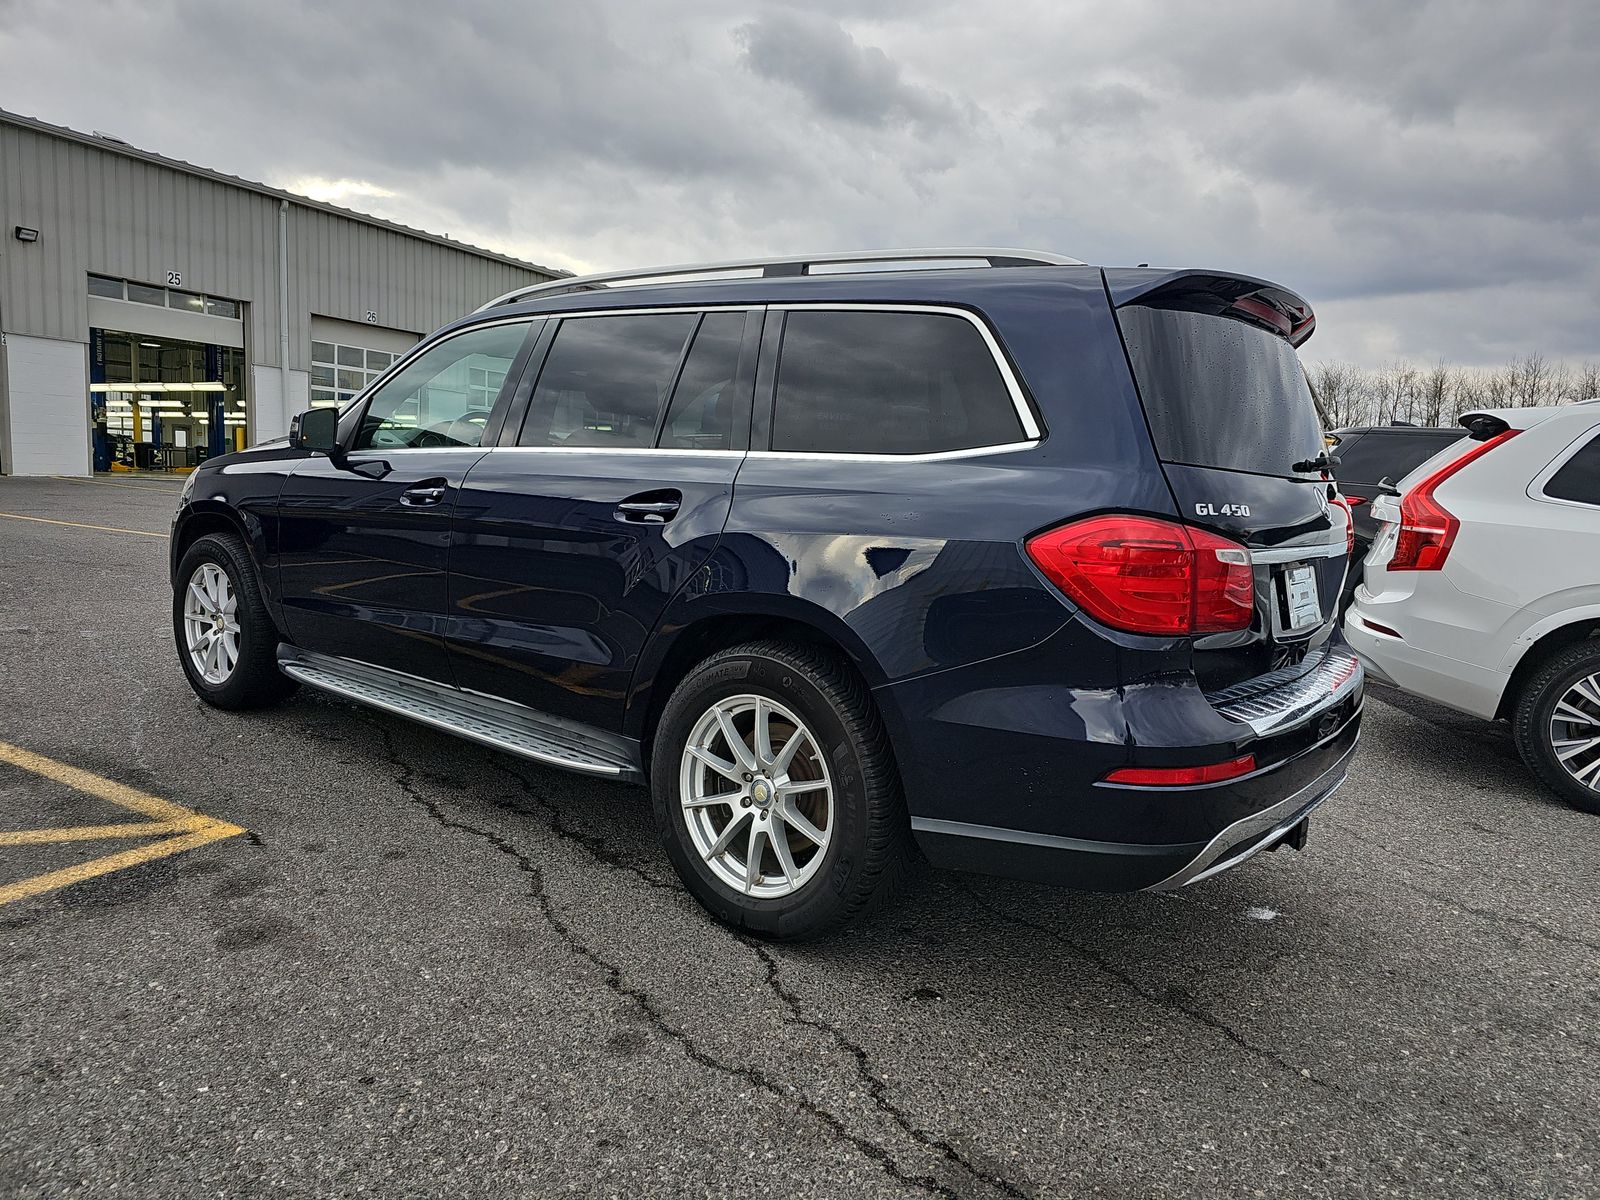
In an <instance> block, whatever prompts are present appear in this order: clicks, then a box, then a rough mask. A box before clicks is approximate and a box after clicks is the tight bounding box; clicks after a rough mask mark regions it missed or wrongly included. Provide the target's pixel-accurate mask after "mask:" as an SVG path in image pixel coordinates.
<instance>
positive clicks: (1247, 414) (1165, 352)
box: [1117, 305, 1324, 475]
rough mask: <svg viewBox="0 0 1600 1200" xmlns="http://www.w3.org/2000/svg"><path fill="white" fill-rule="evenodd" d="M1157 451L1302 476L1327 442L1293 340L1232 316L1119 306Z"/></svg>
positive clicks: (1178, 459) (1199, 462)
mask: <svg viewBox="0 0 1600 1200" xmlns="http://www.w3.org/2000/svg"><path fill="white" fill-rule="evenodd" d="M1117 319H1118V321H1119V322H1120V323H1121V325H1122V336H1123V340H1124V341H1125V342H1126V343H1127V346H1128V357H1129V359H1130V360H1131V361H1132V363H1133V375H1134V378H1135V379H1136V380H1137V381H1138V384H1139V395H1140V397H1141V398H1142V399H1143V401H1144V410H1145V415H1146V416H1147V417H1149V419H1150V429H1151V432H1153V433H1154V434H1155V439H1156V451H1157V453H1159V454H1160V456H1161V457H1162V458H1163V459H1164V460H1165V461H1167V462H1173V463H1187V464H1190V465H1192V466H1197V467H1221V468H1222V469H1224V470H1228V471H1251V472H1255V473H1256V474H1261V475H1294V474H1295V471H1294V470H1293V465H1294V464H1295V463H1297V462H1300V461H1302V460H1305V459H1313V458H1316V457H1317V455H1319V454H1321V453H1322V451H1323V449H1324V443H1323V440H1322V429H1321V425H1320V423H1319V422H1318V420H1317V409H1316V405H1315V404H1314V403H1313V402H1312V399H1311V389H1310V388H1308V387H1307V386H1306V378H1305V373H1304V372H1303V371H1302V370H1301V369H1300V360H1299V358H1297V357H1296V356H1295V352H1294V347H1293V346H1291V345H1289V343H1288V342H1286V341H1284V340H1283V339H1282V338H1281V337H1279V336H1277V335H1276V334H1274V333H1271V332H1269V331H1268V330H1265V329H1261V328H1258V327H1256V326H1254V325H1249V324H1246V323H1245V322H1243V321H1236V320H1234V319H1233V318H1231V317H1218V316H1211V315H1208V314H1205V313H1192V312H1180V311H1177V310H1175V309H1166V308H1144V307H1141V306H1138V305H1130V306H1129V307H1127V308H1123V309H1121V310H1119V311H1118V313H1117Z"/></svg>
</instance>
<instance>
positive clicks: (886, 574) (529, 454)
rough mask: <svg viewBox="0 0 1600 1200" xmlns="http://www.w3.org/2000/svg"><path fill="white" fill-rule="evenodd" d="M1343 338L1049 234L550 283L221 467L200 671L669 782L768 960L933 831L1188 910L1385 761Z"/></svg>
mask: <svg viewBox="0 0 1600 1200" xmlns="http://www.w3.org/2000/svg"><path fill="white" fill-rule="evenodd" d="M719 276H720V277H719ZM730 276H733V277H731V278H730ZM1312 324H1313V318H1312V315H1311V311H1310V309H1309V308H1308V306H1307V305H1306V303H1305V302H1304V301H1303V300H1302V299H1300V298H1299V297H1298V296H1296V295H1295V294H1294V293H1292V292H1289V291H1287V290H1285V289H1284V288H1282V287H1279V286H1277V285H1275V284H1271V283H1267V282H1264V281H1263V280H1260V279H1252V278H1248V277H1245V276H1241V275H1234V274H1228V273H1222V272H1216V271H1193V270H1150V269H1120V268H1119V269H1101V268H1097V267H1090V266H1085V265H1083V264H1081V263H1077V262H1074V261H1073V260H1070V259H1062V258H1060V257H1058V256H1054V255H1046V254H1036V253H1030V252H1023V251H989V250H982V251H965V250H962V251H893V252H880V253H875V254H863V255H856V256H833V257H831V258H827V259H819V258H810V259H792V260H783V261H779V262H770V261H764V262H762V263H759V264H755V263H742V264H720V265H717V266H701V267H695V268H668V269H665V270H663V271H661V272H643V271H638V272H627V273H624V274H621V275H612V276H597V277H591V278H586V279H577V280H562V281H559V282H557V283H554V284H546V285H541V286H539V287H534V288H530V289H527V290H525V291H523V292H518V293H513V294H511V295H508V296H505V297H502V298H501V299H500V300H497V301H494V302H492V303H491V304H489V305H486V306H485V307H484V308H483V309H480V310H479V311H478V312H476V313H474V314H473V315H472V316H470V317H468V318H466V319H465V320H462V321H460V322H457V323H456V324H454V325H451V326H449V327H448V328H446V329H443V330H441V331H440V332H438V333H437V334H435V335H434V336H432V337H431V338H429V339H427V340H426V341H425V342H423V343H422V344H421V345H419V346H417V347H416V348H415V349H414V350H413V351H411V352H410V353H409V354H407V355H406V356H404V357H403V358H402V359H400V360H399V361H398V362H397V363H395V365H394V366H393V367H392V368H391V369H390V370H389V371H388V372H387V373H386V374H384V375H383V376H381V377H380V378H378V379H377V380H376V381H375V382H373V383H372V384H371V385H370V386H369V387H368V388H367V389H366V390H365V391H364V392H362V393H361V394H360V395H359V396H357V397H356V398H355V399H354V400H353V401H352V402H350V403H349V404H347V405H346V406H345V407H344V408H342V409H338V410H336V409H332V408H325V409H312V410H311V411H309V412H307V413H304V414H302V415H301V416H300V417H298V418H297V419H296V422H295V425H294V429H293V430H292V432H291V433H290V436H289V438H288V440H287V441H286V442H279V443H276V444H270V445H265V446H261V447H259V448H257V449H254V450H251V451H247V452H245V453H241V454H230V455H226V456H224V457H221V458H218V459H215V460H212V461H210V462H207V463H206V464H205V465H204V466H203V467H202V468H200V469H199V470H198V471H196V472H195V473H194V474H193V475H192V476H191V477H190V479H189V483H188V486H187V487H186V489H185V493H184V497H183V500H182V502H181V505H180V507H179V510H178V514H177V517H176V520H175V524H174V527H173V537H172V571H173V576H172V578H173V590H174V602H173V627H174V630H175V633H176V636H177V643H178V650H179V657H180V660H181V661H182V663H183V668H184V671H185V672H186V673H187V675H188V677H189V680H190V682H191V684H192V685H193V687H194V689H195V691H196V692H197V693H198V694H199V695H200V697H201V698H202V699H204V700H206V701H207V702H209V703H211V704H214V705H217V706H218V707H222V708H248V707H253V706H258V705H262V704H267V703H271V702H273V701H276V700H279V699H281V698H283V697H284V696H286V695H287V694H288V693H289V692H290V691H291V690H292V689H293V688H294V687H295V686H296V685H297V684H301V683H304V684H309V685H311V686H313V687H317V688H321V689H324V690H326V691H328V692H331V693H334V694H335V695H339V696H343V697H346V698H348V699H350V700H354V701H357V702H359V703H362V704H367V705H371V706H373V707H376V708H381V709H385V710H388V711H390V712H394V713H399V714H401V715H403V716H406V717H410V718H413V719H415V720H419V721H423V722H426V723H427V724H430V725H434V726H437V727H439V728H442V729H446V730H449V731H451V732H453V733H457V734H460V735H461V736H463V737H466V738H470V739H473V740H475V741H478V742H482V743H485V744H487V745H490V746H493V747H496V748H498V749H501V750H504V751H507V752H509V753H512V754H518V755H522V756H525V757H527V758H530V759H534V760H537V761H539V762H542V763H547V764H550V765H553V766H559V767H565V768H568V769H571V770H574V771H581V772H585V773H588V774H591V775H597V776H603V777H607V778H612V779H617V780H624V781H634V782H646V783H648V784H649V787H650V790H651V794H652V796H653V798H654V805H655V812H656V817H657V820H658V823H659V827H660V832H661V837H662V841H663V843H664V845H665V847H666V850H667V853H668V854H669V855H670V857H671V859H672V862H673V865H674V866H675V867H676V869H677V871H678V873H679V875H680V876H681V877H682V878H683V881H684V883H685V884H686V885H687V886H688V888H689V889H690V890H691V891H692V892H693V893H694V894H695V895H696V896H697V897H698V898H699V899H700V900H701V901H702V902H703V903H704V904H705V905H706V907H707V908H709V909H710V910H711V911H712V912H713V913H714V914H715V915H716V916H718V917H720V918H721V919H723V920H725V921H728V922H730V923H734V924H736V925H739V926H742V927H744V928H747V929H750V930H753V931H756V932H759V933H761V934H764V935H769V936H775V937H795V936H804V935H810V934H816V933H818V932H821V931H824V930H827V929H830V928H832V927H834V926H836V925H838V924H839V923H840V922H842V921H844V920H846V919H848V918H850V917H851V916H853V915H854V914H856V913H858V912H860V911H862V910H864V909H865V908H867V907H868V906H869V905H871V904H872V903H874V902H875V901H876V900H877V899H879V898H881V897H882V896H883V895H884V894H885V893H886V892H888V891H889V890H891V885H892V884H893V882H894V881H895V879H896V878H897V877H898V876H899V875H900V873H901V871H902V868H903V867H904V866H905V864H906V863H907V861H908V860H909V858H910V857H911V855H912V852H913V846H916V847H920V849H921V850H922V852H923V853H925V854H926V855H927V857H928V858H930V859H932V860H933V861H934V862H935V863H937V864H942V865H948V866H954V867H962V868H970V869H976V870H980V871H986V872H992V873H997V874H1003V875H1013V876H1021V877H1025V878H1030V879H1039V880H1047V881H1052V882H1058V883H1063V884H1068V885H1071V886H1074V887H1081V888H1089V889H1100V890H1131V889H1138V888H1157V889H1163V888H1175V887H1180V886H1182V885H1184V884H1188V883H1192V882H1194V881H1196V880H1199V879H1203V878H1205V877H1207V876H1210V875H1214V874H1216V873H1217V872H1219V871H1222V870H1225V869H1227V868H1228V867H1231V866H1233V865H1235V864H1237V863H1239V862H1241V861H1242V860H1244V859H1245V858H1247V857H1249V856H1250V855H1251V854H1253V853H1255V852H1257V851H1259V850H1263V849H1268V848H1274V847H1277V846H1279V845H1280V844H1289V845H1293V846H1296V847H1298V846H1299V845H1301V844H1302V843H1303V841H1304V836H1305V830H1306V826H1307V816H1308V814H1309V813H1310V812H1311V810H1312V809H1313V808H1315V807H1316V806H1317V805H1318V804H1319V803H1320V802H1321V801H1322V800H1323V799H1325V798H1326V797H1327V796H1328V795H1329V794H1330V793H1331V792H1332V791H1333V790H1334V788H1335V787H1337V786H1338V785H1339V783H1340V782H1341V781H1342V780H1343V778H1344V774H1345V769H1346V764H1347V763H1348V761H1349V758H1350V755H1351V753H1352V751H1353V750H1354V747H1355V744H1356V738H1357V733H1358V728H1359V721H1360V709H1361V699H1362V677H1361V668H1360V666H1359V664H1358V663H1357V661H1356V659H1355V658H1354V656H1353V655H1352V654H1351V653H1350V651H1349V650H1348V649H1347V648H1346V647H1345V645H1344V643H1343V642H1342V640H1341V639H1340V636H1339V633H1338V630H1337V628H1336V625H1335V622H1334V612H1335V606H1336V602H1337V599H1338V596H1339V590H1340V584H1341V581H1342V579H1343V577H1344V573H1345V569H1346V566H1347V563H1348V557H1349V544H1350V543H1349V537H1350V520H1349V512H1348V509H1347V508H1345V507H1343V506H1342V504H1341V502H1340V500H1339V498H1338V496H1337V493H1336V492H1335V491H1334V489H1333V486H1332V484H1331V483H1330V481H1329V477H1328V470H1327V468H1328V465H1329V460H1328V456H1327V454H1326V453H1325V450H1324V443H1323V439H1322V433H1321V430H1320V429H1319V427H1318V422H1317V416H1316V412H1315V409H1314V406H1313V403H1312V400H1311V396H1310V394H1309V391H1308V389H1307V386H1306V382H1305V377H1304V374H1303V373H1302V371H1301V368H1300V364H1299V361H1298V359H1297V357H1296V354H1295V347H1296V346H1297V345H1298V344H1299V343H1300V342H1302V341H1303V340H1304V339H1305V338H1306V337H1307V336H1309V334H1310V332H1311V328H1312Z"/></svg>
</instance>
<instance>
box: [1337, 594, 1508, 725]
mask: <svg viewBox="0 0 1600 1200" xmlns="http://www.w3.org/2000/svg"><path fill="white" fill-rule="evenodd" d="M1370 619H1371V620H1372V621H1374V622H1377V623H1378V624H1380V625H1384V624H1385V622H1386V621H1387V622H1393V625H1387V626H1386V628H1393V627H1394V626H1395V625H1402V624H1404V621H1403V619H1399V618H1397V617H1396V616H1390V615H1389V614H1387V613H1383V612H1379V613H1377V614H1376V615H1373V616H1372V617H1371V618H1370ZM1368 620H1369V609H1368V607H1367V606H1366V605H1365V604H1364V603H1363V601H1362V598H1361V597H1360V596H1359V595H1358V596H1357V597H1356V602H1355V603H1354V604H1353V605H1351V607H1350V609H1349V611H1348V612H1346V613H1345V618H1344V636H1345V640H1346V641H1348V642H1349V643H1350V648H1351V649H1353V650H1354V651H1355V652H1356V654H1357V655H1358V656H1359V657H1360V659H1361V663H1362V665H1363V666H1364V667H1366V669H1367V671H1368V672H1369V673H1371V675H1372V677H1373V678H1374V679H1377V680H1378V681H1379V682H1381V683H1387V684H1390V685H1391V686H1393V687H1397V688H1399V689H1401V690H1402V691H1406V692H1411V693H1412V694H1413V695H1417V696H1422V697H1424V698H1425V699H1428V700H1432V701H1435V702H1436V703H1439V704H1443V705H1445V706H1446V707H1449V708H1454V709H1456V710H1458V711H1460V712H1464V713H1468V714H1470V715H1472V716H1474V717H1481V718H1483V719H1484V720H1486V721H1489V720H1493V719H1494V717H1495V714H1496V713H1497V712H1498V711H1499V709H1500V698H1501V697H1502V696H1503V695H1505V690H1506V685H1507V684H1508V683H1509V682H1510V676H1509V675H1508V674H1505V673H1503V672H1501V671H1496V670H1493V669H1492V668H1489V667H1484V666H1480V665H1478V664H1477V663H1468V662H1462V661H1461V660H1460V659H1456V658H1448V657H1446V656H1445V655H1443V654H1435V653H1433V652H1432V651H1430V650H1424V649H1422V648H1421V647H1418V646H1415V645H1412V644H1411V643H1410V642H1408V641H1406V640H1405V639H1404V638H1403V637H1393V636H1391V635H1390V634H1388V633H1380V632H1379V631H1378V630H1377V629H1374V628H1372V626H1371V625H1369V624H1368Z"/></svg>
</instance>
